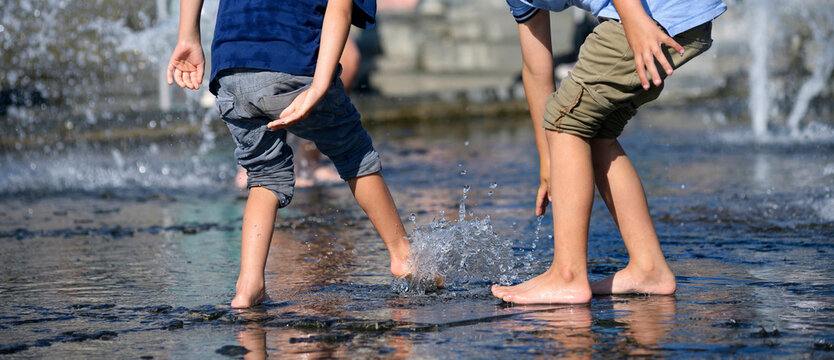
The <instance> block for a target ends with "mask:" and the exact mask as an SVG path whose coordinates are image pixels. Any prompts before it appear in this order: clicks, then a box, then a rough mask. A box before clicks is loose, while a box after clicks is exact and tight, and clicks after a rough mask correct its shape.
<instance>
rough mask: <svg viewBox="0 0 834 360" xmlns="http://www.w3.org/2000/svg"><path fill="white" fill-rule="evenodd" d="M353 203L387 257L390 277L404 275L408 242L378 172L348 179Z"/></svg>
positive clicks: (406, 267)
mask: <svg viewBox="0 0 834 360" xmlns="http://www.w3.org/2000/svg"><path fill="white" fill-rule="evenodd" d="M348 184H349V185H350V190H351V191H352V192H353V196H354V197H356V202H357V203H359V206H360V207H362V210H365V214H368V218H369V219H371V223H372V224H373V225H374V228H376V231H377V232H378V233H379V236H380V237H381V238H382V241H383V242H385V246H386V247H388V252H389V254H390V255H391V274H393V275H394V276H396V277H402V276H406V275H408V274H409V273H410V270H409V269H408V263H407V261H408V251H409V243H408V238H407V235H406V233H405V228H403V223H402V220H401V219H400V215H399V213H398V212H397V207H396V206H395V205H394V199H393V198H391V193H390V192H389V191H388V186H387V185H385V180H384V179H383V178H382V175H380V173H379V172H376V173H373V174H370V175H365V176H360V177H357V178H353V179H350V180H348Z"/></svg>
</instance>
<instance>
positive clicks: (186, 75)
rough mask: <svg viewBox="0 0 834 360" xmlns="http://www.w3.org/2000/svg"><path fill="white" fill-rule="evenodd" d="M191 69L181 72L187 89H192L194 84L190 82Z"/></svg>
mask: <svg viewBox="0 0 834 360" xmlns="http://www.w3.org/2000/svg"><path fill="white" fill-rule="evenodd" d="M191 73H192V72H191V71H188V72H183V73H182V82H183V83H185V87H187V88H189V89H194V84H193V83H192V82H191Z"/></svg>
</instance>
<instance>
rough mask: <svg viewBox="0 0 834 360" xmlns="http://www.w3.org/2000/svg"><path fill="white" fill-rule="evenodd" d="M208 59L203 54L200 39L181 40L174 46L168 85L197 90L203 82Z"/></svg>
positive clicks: (169, 66) (169, 67) (168, 71)
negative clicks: (175, 84)
mask: <svg viewBox="0 0 834 360" xmlns="http://www.w3.org/2000/svg"><path fill="white" fill-rule="evenodd" d="M205 67H206V60H205V57H204V56H203V46H202V45H200V42H199V41H181V42H179V43H178V44H177V47H176V48H174V53H173V54H171V60H169V61H168V70H166V74H167V75H168V85H172V84H174V82H175V81H176V83H177V85H179V86H180V87H182V88H189V89H193V90H197V89H199V88H200V84H202V83H203V71H204V70H205Z"/></svg>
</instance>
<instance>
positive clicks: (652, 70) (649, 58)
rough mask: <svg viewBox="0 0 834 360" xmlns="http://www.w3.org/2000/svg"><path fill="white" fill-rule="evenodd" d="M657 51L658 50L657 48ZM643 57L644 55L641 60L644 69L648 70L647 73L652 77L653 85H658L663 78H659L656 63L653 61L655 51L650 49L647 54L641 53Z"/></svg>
mask: <svg viewBox="0 0 834 360" xmlns="http://www.w3.org/2000/svg"><path fill="white" fill-rule="evenodd" d="M657 51H659V50H657ZM643 57H644V59H643V60H644V61H645V64H646V69H647V70H649V75H650V76H651V77H652V82H653V83H654V86H660V84H662V83H663V80H662V79H661V78H660V73H659V72H658V71H657V65H655V62H654V59H655V51H652V52H651V53H649V54H643ZM660 58H663V56H660ZM664 60H665V59H664ZM644 88H645V87H644ZM646 89H648V88H646Z"/></svg>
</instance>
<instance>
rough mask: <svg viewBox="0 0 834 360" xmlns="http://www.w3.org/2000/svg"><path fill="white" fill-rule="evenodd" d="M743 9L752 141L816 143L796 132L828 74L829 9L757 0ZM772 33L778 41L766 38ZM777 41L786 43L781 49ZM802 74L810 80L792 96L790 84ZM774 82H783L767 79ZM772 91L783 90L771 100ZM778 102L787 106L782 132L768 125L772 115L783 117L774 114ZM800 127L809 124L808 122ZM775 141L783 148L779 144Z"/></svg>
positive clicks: (832, 55)
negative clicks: (747, 25)
mask: <svg viewBox="0 0 834 360" xmlns="http://www.w3.org/2000/svg"><path fill="white" fill-rule="evenodd" d="M748 4H749V5H748V11H749V16H748V18H749V19H755V20H753V21H752V23H751V28H750V31H749V33H750V34H751V36H750V38H749V39H750V42H749V46H750V51H751V56H752V62H751V65H750V67H749V85H750V95H749V101H748V106H749V109H750V117H751V124H752V130H753V140H754V141H755V142H758V143H769V142H772V141H774V138H784V137H787V138H788V139H791V140H793V141H796V140H802V141H804V140H808V138H819V134H818V133H816V132H815V131H813V130H812V129H811V127H810V126H808V127H807V128H806V129H802V128H801V126H800V123H801V122H802V121H803V120H806V117H807V115H808V112H809V110H810V109H811V102H812V100H814V99H815V98H816V97H817V96H819V95H820V94H822V93H823V92H824V91H825V90H826V89H827V88H828V84H829V83H830V82H829V78H830V76H831V73H832V71H834V26H832V24H834V8H832V7H831V6H830V5H829V4H828V3H827V2H814V1H811V2H805V1H789V2H782V3H779V4H776V3H775V2H773V1H772V0H762V1H756V2H749V3H748ZM771 21H772V22H773V23H771ZM773 28H776V29H779V30H780V34H779V36H774V34H771V33H770V32H769V31H770V29H773ZM808 33H810V35H808ZM780 39H782V40H783V42H784V40H785V39H786V40H787V43H788V44H787V45H785V44H782V43H781V42H780V41H779V40H780ZM783 58H784V59H783ZM771 67H783V68H779V69H771ZM794 67H798V69H794ZM806 72H808V73H810V74H809V75H808V76H807V77H806V78H805V80H804V81H803V82H801V84H802V85H801V86H800V87H799V88H798V90H796V91H794V88H793V87H792V84H794V83H799V82H798V81H796V79H795V78H796V77H798V74H802V73H806ZM776 76H781V77H784V78H785V79H778V80H777V79H773V78H772V77H776ZM780 83H781V84H780ZM776 88H779V89H784V90H783V92H784V93H783V94H774V93H773V91H772V89H776ZM794 94H795V95H794ZM776 95H778V96H776ZM780 98H785V99H786V100H788V101H789V102H790V103H792V106H791V107H790V111H786V112H787V115H786V117H785V119H786V120H785V123H784V125H785V127H786V129H785V130H781V129H779V127H778V126H775V124H772V123H771V122H772V121H771V120H773V119H772V118H773V117H774V115H776V116H778V115H777V114H778V113H783V114H784V113H785V112H782V111H780V109H779V106H778V102H779V101H778V100H780ZM806 122H807V123H808V124H811V123H813V121H812V120H806ZM828 140H829V141H830V140H831V139H830V138H829V139H828ZM775 141H776V142H784V139H776V140H775Z"/></svg>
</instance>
